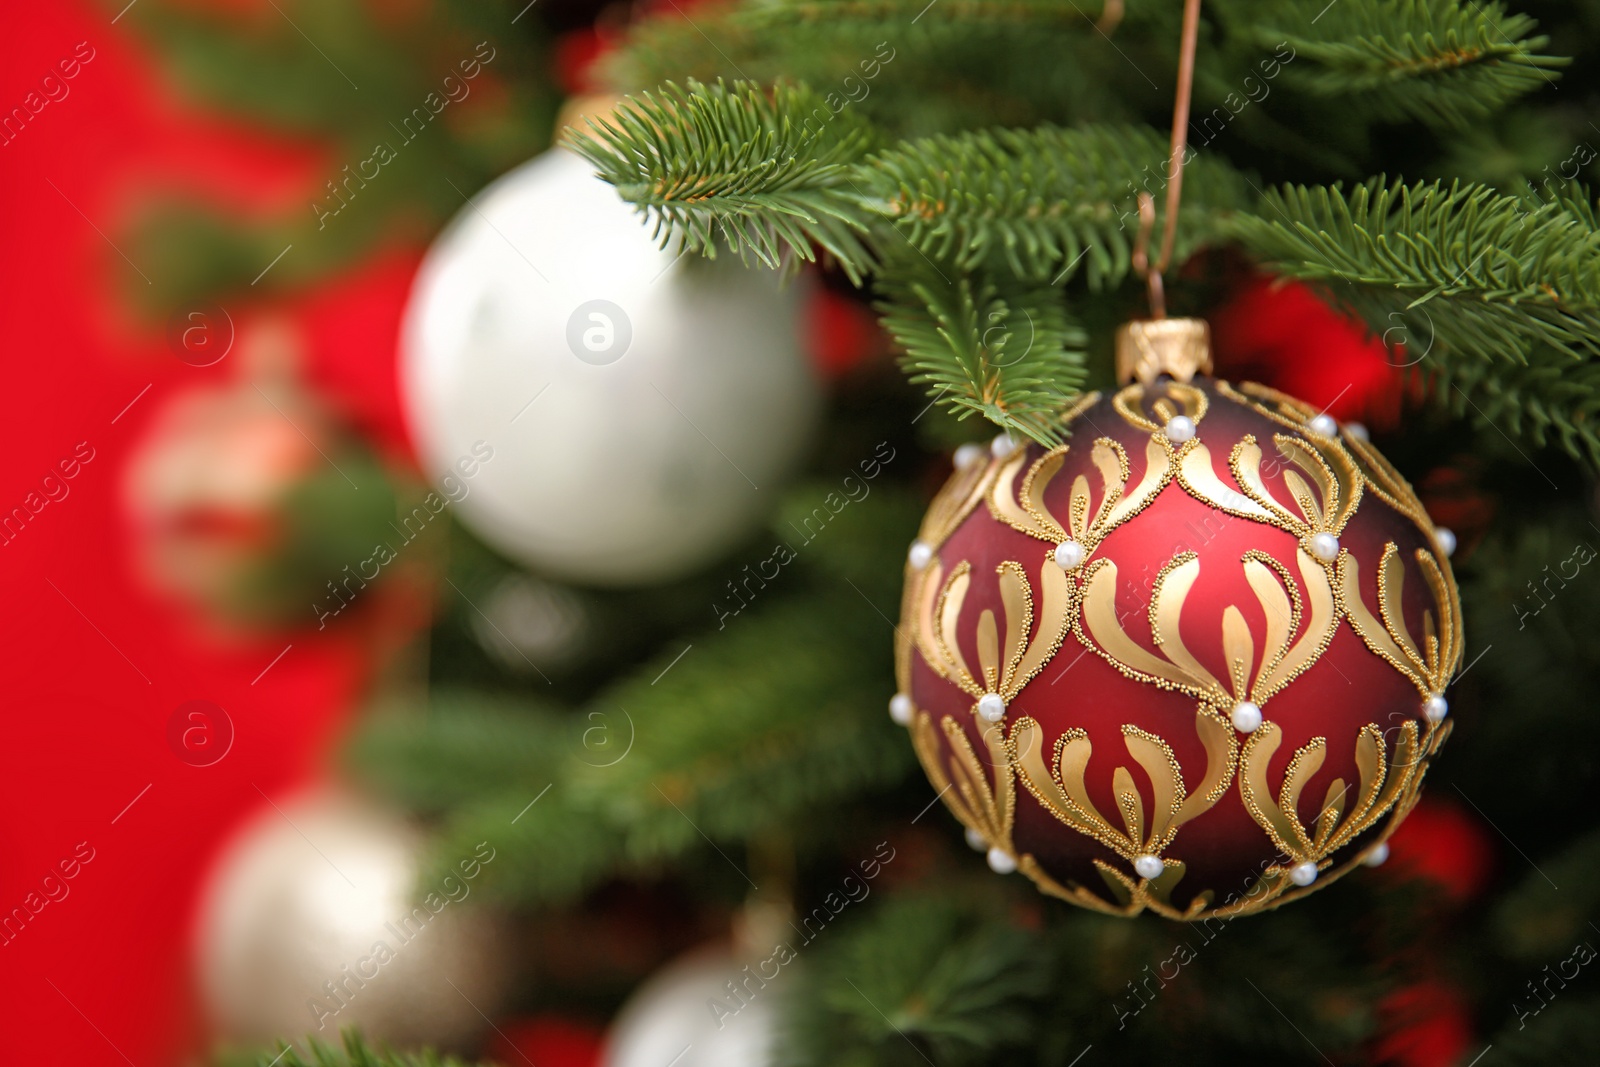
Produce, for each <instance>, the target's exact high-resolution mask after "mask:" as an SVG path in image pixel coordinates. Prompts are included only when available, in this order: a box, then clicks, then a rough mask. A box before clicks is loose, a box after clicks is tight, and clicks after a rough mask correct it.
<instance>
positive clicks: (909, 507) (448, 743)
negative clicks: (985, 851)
mask: <svg viewBox="0 0 1600 1067" xmlns="http://www.w3.org/2000/svg"><path fill="white" fill-rule="evenodd" d="M820 503H821V501H820V499H819V498H818V497H817V494H816V493H815V492H814V491H812V492H810V493H800V494H797V495H796V496H795V497H794V498H792V499H791V500H790V501H789V502H788V504H789V506H788V507H787V509H786V514H788V515H792V516H794V517H795V518H796V520H797V521H801V522H803V521H804V519H805V518H806V517H809V516H810V515H811V514H813V513H814V508H813V507H812V506H813V505H819V504H820ZM850 507H851V512H852V515H851V518H850V519H849V520H846V519H844V518H843V517H840V519H839V521H840V522H846V521H848V522H851V523H853V524H854V525H851V526H850V527H849V528H848V529H845V530H840V531H837V532H835V531H833V530H831V529H828V530H826V536H827V537H828V539H829V541H830V542H832V544H831V547H830V545H827V544H821V543H819V544H818V545H816V546H813V547H810V548H807V547H806V542H804V541H802V540H800V538H801V537H804V536H806V535H804V534H801V533H796V534H795V535H794V536H793V537H792V538H786V539H787V540H788V541H789V547H790V549H791V551H795V552H798V553H799V554H801V555H802V556H803V557H804V558H807V559H809V558H810V557H811V555H813V554H814V555H815V557H816V560H817V562H818V564H819V565H820V566H819V567H818V568H817V570H816V572H815V573H813V574H810V575H800V574H796V575H792V576H786V577H785V580H787V581H793V582H795V583H797V585H798V587H799V589H800V590H802V591H799V592H796V593H792V594H790V595H787V596H779V595H778V593H777V592H776V591H772V592H766V591H763V590H761V589H759V588H757V587H758V585H759V584H760V583H761V579H759V578H749V579H748V580H747V583H746V584H743V585H741V586H740V587H739V588H740V589H741V590H742V592H743V593H744V594H745V595H746V596H755V597H756V600H755V602H754V603H753V604H751V605H750V607H749V610H745V609H743V608H740V607H739V603H740V602H739V601H737V600H735V599H734V598H733V597H732V596H731V595H727V596H724V598H723V599H724V601H725V602H726V603H725V605H724V607H725V609H726V610H725V611H724V614H727V613H728V612H731V614H730V615H729V616H728V617H726V618H724V619H723V620H722V621H723V625H721V626H719V627H716V628H713V629H710V630H709V631H707V632H704V633H701V634H699V635H693V634H691V635H690V641H691V643H692V646H693V647H692V650H691V651H689V652H688V653H687V654H683V653H684V649H683V646H682V645H677V644H675V645H674V646H673V647H671V648H669V649H665V650H663V652H662V653H661V654H660V656H658V657H657V658H656V659H655V660H653V661H651V662H648V663H645V664H643V665H642V666H641V667H640V669H639V670H638V672H637V673H636V674H634V675H632V676H631V677H629V678H627V679H624V680H622V681H621V682H619V683H618V684H616V685H614V686H613V687H611V688H610V689H608V690H606V691H604V692H602V693H600V694H598V695H597V696H596V697H595V699H594V700H593V701H592V702H590V703H589V704H588V705H587V706H586V707H585V708H584V709H583V714H580V715H563V716H555V715H551V714H547V713H542V712H539V711H538V710H537V709H534V712H533V713H532V714H529V713H528V712H527V711H526V710H521V711H519V710H516V709H514V708H512V707H511V706H509V704H508V703H501V704H499V705H495V704H490V703H488V702H485V701H478V702H474V701H470V700H465V699H462V698H461V697H460V696H449V695H447V696H446V697H445V699H444V701H443V702H442V704H441V706H440V707H439V708H437V709H436V710H434V711H433V712H432V713H430V714H426V715H417V714H414V713H413V714H396V715H393V716H374V717H371V718H370V719H369V721H368V723H367V725H366V728H365V730H364V735H365V736H364V738H363V739H362V740H360V741H358V743H357V745H356V747H355V750H354V752H355V756H356V762H357V764H358V766H359V767H360V769H361V770H362V771H363V772H364V774H365V775H366V776H367V777H369V778H375V779H377V780H379V781H380V782H382V783H383V784H384V785H385V786H386V788H387V789H388V790H389V791H391V792H393V793H397V794H399V795H400V796H401V797H402V798H404V799H406V800H407V801H408V802H410V803H412V804H414V805H417V806H420V807H423V808H424V809H427V810H434V809H437V808H438V807H441V806H442V807H444V808H446V810H447V812H448V818H447V827H446V832H445V838H444V840H443V841H441V842H440V843H439V844H438V846H437V847H436V848H435V854H436V855H437V856H439V857H441V858H445V859H448V858H454V857H458V856H460V855H462V854H463V850H465V851H468V852H470V851H471V849H472V848H473V846H474V845H476V843H477V842H479V841H484V840H488V841H490V842H491V843H492V844H493V846H494V847H495V849H496V850H497V852H498V855H497V857H496V859H495V861H494V862H493V863H492V864H488V865H486V866H485V868H484V873H483V876H482V877H483V882H482V884H483V885H484V887H485V888H486V889H487V891H489V892H490V893H492V894H494V895H497V896H499V897H501V898H502V899H509V900H514V901H516V902H518V903H520V904H539V903H551V902H557V901H562V900H570V899H572V898H573V897H576V896H578V895H580V894H581V893H583V892H585V891H587V890H589V889H591V888H593V887H594V886H595V885H597V884H599V883H600V882H602V881H604V880H605V879H606V878H608V877H614V876H617V875H639V874H644V873H651V872H655V871H658V870H659V869H660V868H661V867H662V866H663V865H665V864H668V863H679V862H684V861H685V859H686V857H688V856H690V855H692V854H696V853H700V852H706V853H708V854H710V858H711V860H712V861H713V862H714V863H715V864H716V865H717V870H718V873H719V875H726V877H727V878H728V879H730V880H731V881H732V882H734V883H737V887H740V889H741V891H742V887H743V885H744V883H743V882H742V881H741V880H740V875H739V873H737V870H736V868H735V867H734V866H730V865H728V863H726V862H725V861H724V860H723V859H722V858H720V857H718V856H716V855H715V854H714V853H711V847H710V846H708V844H707V842H708V841H710V842H712V843H714V844H715V847H716V848H718V849H723V850H726V852H727V853H729V854H731V857H738V855H739V851H738V846H739V845H741V844H742V843H743V842H745V841H747V840H749V839H750V838H752V837H755V836H757V835H760V834H763V833H769V832H770V831H771V829H772V827H774V826H790V827H795V826H812V825H815V826H821V825H825V824H826V823H827V822H828V814H827V813H829V812H830V811H832V810H836V808H837V806H838V805H840V804H843V803H847V802H849V801H851V800H852V799H854V798H856V797H858V796H860V795H861V794H863V793H865V792H870V791H873V790H876V789H881V788H884V787H887V786H890V785H893V784H895V783H897V782H899V781H900V780H902V779H903V778H904V776H905V775H906V774H907V773H908V772H909V771H910V770H911V768H912V767H913V766H914V765H915V758H914V756H913V755H912V753H911V751H910V749H909V746H907V745H906V744H905V735H904V732H903V731H902V730H900V729H899V728H898V727H895V726H894V725H893V724H892V723H891V722H890V721H889V719H888V717H887V716H886V715H884V714H883V712H882V708H881V697H882V694H883V693H884V692H885V691H886V689H887V688H888V687H890V686H892V684H893V682H892V679H891V678H890V677H888V675H886V673H885V672H886V670H887V662H888V661H887V659H886V657H887V655H888V650H889V647H890V641H891V636H892V633H893V627H892V624H891V623H890V622H888V621H887V619H888V614H887V613H892V612H893V611H894V610H895V604H894V602H893V599H892V597H893V591H892V590H889V591H887V592H886V591H884V590H881V589H879V588H878V587H877V585H881V584H882V583H881V582H880V583H877V584H872V583H866V584H865V589H866V590H867V592H863V591H861V589H860V588H859V587H858V588H851V584H850V582H849V581H847V580H846V579H847V576H848V575H849V574H850V573H851V572H852V570H853V568H855V567H858V566H864V565H869V564H868V560H869V559H870V558H876V559H879V560H880V561H884V563H887V562H888V561H892V560H895V559H899V558H901V557H902V554H903V551H904V547H903V546H904V544H905V541H906V539H907V538H908V537H910V536H911V535H912V532H913V531H914V530H915V526H916V516H917V513H918V511H919V510H920V509H919V507H918V506H917V505H916V504H915V503H913V502H909V501H907V500H905V499H904V498H902V497H899V496H897V495H896V494H894V493H892V492H890V491H888V490H887V489H886V488H885V489H879V490H877V491H875V492H874V493H873V494H872V495H871V496H870V497H864V498H862V499H860V500H859V501H855V502H853V503H852V504H851V506H850ZM825 510H826V509H825ZM827 513H828V514H831V512H827ZM829 521H831V520H829ZM780 536H785V535H783V534H780ZM812 536H817V535H816V534H812ZM852 536H855V537H856V538H857V541H852V542H851V543H850V544H848V545H847V544H845V542H846V541H849V540H850V539H851V538H852ZM858 542H859V543H858ZM880 569H881V571H882V573H883V574H885V575H890V574H898V569H897V567H894V566H889V565H881V566H880ZM834 574H839V575H845V576H846V577H840V578H830V577H829V576H831V575H834ZM807 577H811V578H813V580H814V585H812V586H809V587H808V586H807V585H806V581H807ZM730 584H731V583H730ZM869 593H870V594H872V595H877V596H879V597H880V598H881V602H874V601H872V600H870V599H867V598H868V596H869ZM767 597H771V598H772V599H770V600H769V599H766V598H767ZM713 607H715V605H713ZM710 615H711V612H709V611H708V617H710ZM599 729H603V731H604V738H603V739H602V740H603V742H604V743H602V744H595V743H594V742H595V741H596V740H597V739H600V738H598V735H597V734H596V733H595V731H596V730H599ZM546 787H548V792H546V791H545V790H546ZM530 802H533V803H530ZM734 862H735V864H738V863H739V861H738V860H737V859H735V860H734ZM429 876H430V875H429V874H427V873H425V875H424V879H423V880H424V881H426V880H427V878H428V877H429Z"/></svg>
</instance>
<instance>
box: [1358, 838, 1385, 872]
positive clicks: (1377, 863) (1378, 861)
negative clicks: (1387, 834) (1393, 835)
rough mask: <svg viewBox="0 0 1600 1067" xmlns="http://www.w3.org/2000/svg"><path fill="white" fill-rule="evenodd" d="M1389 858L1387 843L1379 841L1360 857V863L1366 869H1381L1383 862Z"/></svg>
mask: <svg viewBox="0 0 1600 1067" xmlns="http://www.w3.org/2000/svg"><path fill="white" fill-rule="evenodd" d="M1388 858H1389V842H1387V841H1379V842H1378V843H1377V844H1376V845H1373V846H1372V850H1371V851H1370V852H1368V853H1367V854H1366V855H1365V856H1362V857H1361V862H1362V863H1364V864H1366V865H1367V866H1368V867H1382V866H1383V861H1384V860H1386V859H1388Z"/></svg>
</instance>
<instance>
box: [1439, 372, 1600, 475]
mask: <svg viewBox="0 0 1600 1067" xmlns="http://www.w3.org/2000/svg"><path fill="white" fill-rule="evenodd" d="M1426 382H1427V384H1428V386H1429V387H1430V388H1431V391H1432V392H1433V393H1434V394H1435V395H1436V396H1437V398H1438V399H1439V400H1440V402H1442V403H1443V404H1444V405H1445V407H1446V408H1447V409H1448V410H1449V411H1450V412H1451V414H1453V415H1455V416H1457V417H1460V418H1468V419H1470V420H1471V421H1472V422H1474V423H1475V424H1477V425H1478V427H1479V428H1480V429H1488V428H1490V427H1493V428H1495V429H1497V430H1499V431H1501V432H1503V433H1508V434H1511V435H1513V436H1516V437H1520V438H1522V439H1524V440H1527V441H1530V442H1532V443H1533V444H1535V445H1537V446H1539V447H1541V448H1543V447H1545V446H1546V445H1550V444H1554V445H1559V446H1560V447H1561V449H1562V450H1563V451H1565V452H1566V453H1567V454H1568V455H1570V456H1572V457H1573V458H1574V459H1578V460H1581V461H1585V462H1587V463H1588V464H1589V465H1590V466H1591V467H1594V468H1596V469H1600V362H1594V361H1588V362H1583V363H1579V364H1573V363H1572V362H1571V361H1570V360H1567V359H1564V358H1562V357H1560V356H1557V355H1555V354H1554V353H1542V354H1536V355H1535V357H1534V358H1532V359H1530V360H1529V362H1528V363H1526V364H1521V365H1517V366H1511V367H1507V366H1505V365H1504V364H1503V363H1498V362H1497V363H1494V364H1488V363H1481V362H1472V363H1455V362H1451V361H1448V360H1440V361H1438V362H1436V363H1435V364H1434V365H1433V367H1432V373H1431V374H1430V375H1428V376H1426Z"/></svg>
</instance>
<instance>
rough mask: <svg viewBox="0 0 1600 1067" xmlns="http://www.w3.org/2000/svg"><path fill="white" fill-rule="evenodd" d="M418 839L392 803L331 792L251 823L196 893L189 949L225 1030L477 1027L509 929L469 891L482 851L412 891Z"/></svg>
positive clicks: (493, 1004)
mask: <svg viewBox="0 0 1600 1067" xmlns="http://www.w3.org/2000/svg"><path fill="white" fill-rule="evenodd" d="M423 843H424V839H423V837H422V835H421V834H420V833H419V832H418V831H417V830H416V828H415V827H413V826H412V825H411V824H410V823H408V822H407V821H405V820H404V819H402V818H400V817H399V816H397V815H395V814H392V813H390V812H387V811H385V810H383V809H379V808H373V807H368V806H366V805H365V804H363V803H361V802H358V801H355V800H352V799H349V798H345V797H342V796H338V795H333V794H326V793H317V794H311V795H307V796H304V797H301V798H299V799H296V800H292V801H282V802H279V803H278V806H277V807H269V808H268V809H267V810H266V811H265V812H264V813H262V814H261V815H260V816H259V817H257V818H256V819H255V820H253V821H252V822H251V823H250V824H248V825H247V826H246V827H245V828H244V829H243V830H242V831H241V832H240V833H239V834H238V836H237V837H236V838H235V839H234V840H233V842H232V843H231V844H230V845H229V846H228V848H227V849H226V850H225V852H224V853H223V855H222V857H221V858H220V859H219V861H218V862H217V864H216V866H215V867H214V868H213V871H212V874H211V876H210V878H209V880H208V882H207V885H206V888H205V893H204V897H203V899H202V905H201V915H200V922H199V930H198V937H197V944H196V956H197V960H196V963H197V969H198V972H199V978H200V986H201V993H202V996H203V998H204V1000H205V1003H206V1007H207V1009H208V1012H209V1014H210V1017H211V1020H212V1023H213V1025H214V1026H215V1027H216V1029H217V1030H218V1031H219V1034H220V1036H222V1037H224V1038H227V1039H231V1040H236V1041H241V1042H244V1041H271V1040H274V1039H276V1038H279V1037H281V1038H283V1039H285V1040H290V1041H292V1040H296V1039H297V1038H299V1037H301V1036H302V1035H306V1034H314V1035H316V1036H318V1037H319V1038H321V1039H323V1040H324V1041H332V1042H334V1043H337V1041H338V1036H339V1032H340V1031H341V1030H342V1029H344V1028H345V1027H347V1026H359V1027H360V1028H361V1030H362V1031H363V1032H364V1033H365V1034H366V1035H367V1036H368V1037H371V1038H374V1039H377V1040H380V1041H384V1042H388V1043H390V1044H393V1045H397V1046H406V1045H420V1044H431V1045H436V1046H440V1047H463V1046H465V1045H467V1044H468V1043H470V1042H471V1041H473V1040H474V1039H475V1038H476V1037H477V1036H478V1035H479V1034H480V1032H481V1031H482V1030H483V1029H485V1028H486V1027H487V1025H488V1024H487V1023H485V1022H484V1015H492V1014H493V1012H494V1011H495V1009H496V1008H497V1007H499V1005H500V1001H501V999H502V995H503V993H504V992H505V990H506V988H507V985H508V983H509V980H510V975H511V967H510V960H509V954H508V952H507V949H506V945H505V940H506V939H505V931H504V929H502V927H501V925H500V923H499V922H498V921H497V919H496V918H495V917H494V916H493V915H492V914H491V913H490V912H488V911H487V910H485V909H484V908H482V907H479V906H478V904H479V902H478V900H476V899H474V897H475V894H476V892H477V890H476V886H477V884H478V883H479V882H480V881H481V880H482V876H483V859H482V857H480V856H463V857H460V859H461V860H462V861H463V862H465V864H466V866H465V867H462V868H461V869H460V870H458V871H457V872H456V873H455V876H454V879H453V881H451V882H448V883H445V882H444V881H443V878H444V876H443V875H442V874H441V875H440V878H441V884H439V885H436V886H433V885H430V886H425V887H423V890H422V892H421V893H420V894H419V892H418V886H417V878H418V874H419V870H420V861H421V853H422V847H423ZM492 847H493V843H492V842H491V843H490V848H491V849H492ZM485 854H486V855H490V853H488V852H487V851H486V852H485ZM453 862H454V861H453ZM490 862H491V863H492V862H493V860H492V855H491V858H490ZM468 872H471V873H472V875H473V877H467V873H468ZM429 892H432V893H434V894H435V895H434V896H433V897H431V898H429V897H428V896H427V893H429ZM380 945H381V946H382V947H381V948H380ZM329 983H331V986H330V985H329ZM480 1011H481V1012H482V1013H483V1014H480Z"/></svg>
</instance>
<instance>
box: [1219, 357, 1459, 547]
mask: <svg viewBox="0 0 1600 1067" xmlns="http://www.w3.org/2000/svg"><path fill="white" fill-rule="evenodd" d="M1216 387H1217V392H1219V393H1221V394H1222V395H1223V396H1226V397H1228V398H1229V399H1231V400H1236V401H1238V402H1239V403H1241V404H1243V405H1245V406H1246V407H1248V408H1250V409H1251V410H1252V411H1255V412H1257V413H1259V414H1261V415H1264V416H1266V417H1267V418H1269V419H1271V420H1273V421H1274V422H1276V423H1278V424H1279V425H1282V426H1286V427H1288V428H1290V429H1292V430H1295V431H1297V432H1298V431H1302V430H1305V429H1306V428H1307V426H1308V425H1309V423H1310V422H1311V420H1312V419H1313V418H1315V417H1316V415H1317V414H1318V413H1317V412H1316V411H1315V410H1313V409H1312V407H1311V405H1310V404H1307V403H1306V402H1305V401H1303V400H1296V399H1295V398H1294V397H1292V396H1288V395H1286V394H1284V393H1280V392H1278V391H1277V390H1276V389H1272V388H1269V387H1267V386H1265V385H1259V384H1257V383H1255V382H1245V383H1243V384H1241V385H1240V386H1238V387H1237V388H1235V387H1234V386H1232V385H1230V384H1228V383H1227V382H1224V381H1219V382H1217V383H1216ZM1339 440H1340V442H1341V443H1342V444H1343V445H1344V448H1345V450H1346V451H1348V452H1349V454H1350V456H1351V458H1352V459H1353V460H1354V461H1355V464H1356V467H1357V469H1358V470H1359V471H1360V474H1361V477H1362V480H1363V482H1364V483H1365V485H1366V491H1367V492H1370V493H1373V494H1375V495H1376V496H1377V497H1378V498H1379V499H1380V500H1382V501H1383V502H1384V503H1385V504H1388V505H1389V506H1390V507H1391V508H1394V510H1396V511H1398V512H1399V513H1400V514H1402V515H1404V516H1405V517H1406V518H1408V519H1410V520H1411V522H1412V523H1413V524H1414V525H1415V526H1416V527H1417V529H1419V530H1421V531H1422V532H1423V533H1424V534H1426V535H1427V536H1428V539H1429V541H1430V542H1432V543H1433V544H1434V547H1435V548H1436V549H1437V548H1438V541H1437V534H1438V531H1437V529H1436V527H1435V526H1434V525H1433V520H1432V519H1430V518H1429V517H1428V512H1427V509H1426V508H1424V507H1423V506H1422V502H1421V501H1420V500H1418V499H1417V494H1416V492H1415V491H1414V490H1413V489H1412V488H1411V483H1409V482H1407V481H1406V480H1405V477H1404V476H1403V475H1402V474H1401V473H1400V472H1399V471H1398V470H1396V469H1395V467H1394V464H1392V463H1390V462H1389V460H1388V459H1387V458H1386V457H1385V456H1384V455H1383V453H1382V452H1379V451H1378V450H1377V449H1376V448H1374V447H1373V446H1372V442H1370V441H1368V440H1366V439H1365V438H1364V437H1363V436H1358V435H1356V434H1352V433H1351V432H1350V431H1349V428H1348V427H1343V428H1341V429H1340V432H1339ZM1443 555H1444V553H1443V552H1440V553H1439V556H1440V557H1441V558H1443Z"/></svg>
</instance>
